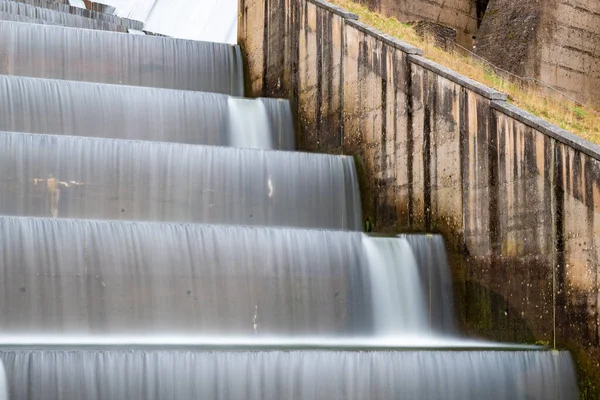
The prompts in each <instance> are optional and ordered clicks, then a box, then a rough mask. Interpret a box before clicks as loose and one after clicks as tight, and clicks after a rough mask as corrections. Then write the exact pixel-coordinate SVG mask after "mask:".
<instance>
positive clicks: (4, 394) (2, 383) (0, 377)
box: [0, 360, 8, 400]
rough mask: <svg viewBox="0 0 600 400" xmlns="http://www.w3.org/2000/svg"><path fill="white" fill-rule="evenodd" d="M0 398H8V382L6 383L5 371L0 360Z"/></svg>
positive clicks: (2, 399)
mask: <svg viewBox="0 0 600 400" xmlns="http://www.w3.org/2000/svg"><path fill="white" fill-rule="evenodd" d="M0 400H8V384H7V383H6V373H5V372H4V364H3V363H2V360H0Z"/></svg>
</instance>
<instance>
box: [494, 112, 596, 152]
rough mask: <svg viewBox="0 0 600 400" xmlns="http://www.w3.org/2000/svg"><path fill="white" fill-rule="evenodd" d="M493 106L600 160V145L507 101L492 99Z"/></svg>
mask: <svg viewBox="0 0 600 400" xmlns="http://www.w3.org/2000/svg"><path fill="white" fill-rule="evenodd" d="M491 106H492V108H493V109H495V110H497V111H500V112H501V113H503V114H506V115H507V116H509V117H511V118H513V119H515V120H517V121H519V122H521V123H523V124H525V125H527V126H529V127H531V128H533V129H536V130H538V131H540V132H542V133H543V134H544V135H546V136H549V137H551V138H553V139H555V140H557V141H559V142H561V143H563V144H566V145H567V146H570V147H572V148H574V149H575V150H578V151H581V152H582V153H584V154H586V155H588V156H590V157H592V158H594V159H596V160H598V161H600V146H598V145H595V144H594V143H592V142H590V141H589V140H585V139H584V138H582V137H579V136H577V135H575V134H573V133H571V132H569V131H566V130H564V129H562V128H560V127H558V126H556V125H554V124H551V123H550V122H548V121H546V120H543V119H541V118H539V117H536V116H535V115H533V114H530V113H528V112H527V111H525V110H522V109H520V108H519V107H516V106H513V105H512V104H509V103H507V102H505V101H492V103H491Z"/></svg>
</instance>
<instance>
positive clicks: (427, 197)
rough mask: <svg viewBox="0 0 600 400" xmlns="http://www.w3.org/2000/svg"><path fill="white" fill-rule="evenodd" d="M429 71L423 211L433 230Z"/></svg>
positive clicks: (427, 227) (425, 84)
mask: <svg viewBox="0 0 600 400" xmlns="http://www.w3.org/2000/svg"><path fill="white" fill-rule="evenodd" d="M428 77H429V71H425V73H424V74H423V91H424V95H423V99H424V104H423V111H424V113H423V114H424V121H423V212H424V214H425V230H426V231H430V230H431V166H430V165H429V163H430V162H431V156H430V154H429V152H430V147H431V101H432V99H431V97H432V93H431V90H430V88H429V78H428Z"/></svg>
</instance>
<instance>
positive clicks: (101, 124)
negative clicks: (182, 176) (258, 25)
mask: <svg viewBox="0 0 600 400" xmlns="http://www.w3.org/2000/svg"><path fill="white" fill-rule="evenodd" d="M0 93H4V94H5V95H4V98H3V101H2V107H0V130H2V131H6V132H31V133H49V134H62V135H71V136H76V135H83V136H89V137H105V138H117V139H136V140H151V141H160V142H177V143H188V144H208V145H232V144H233V145H236V146H237V147H248V146H247V145H238V144H236V143H238V142H236V141H235V140H237V139H240V138H242V139H243V137H244V135H241V133H242V132H241V131H242V130H244V132H246V133H248V135H249V136H252V134H253V133H255V134H256V135H262V136H261V137H266V140H267V141H268V142H269V144H270V145H271V146H272V148H274V149H282V150H290V149H293V148H294V139H293V137H294V131H293V122H292V120H291V112H290V107H289V103H288V101H287V100H277V99H255V100H246V99H240V98H236V97H232V96H227V95H223V94H218V93H205V92H192V91H188V90H171V89H157V88H147V87H139V86H124V85H107V84H99V83H88V82H74V81H64V80H54V79H39V78H26V77H17V76H6V75H0ZM238 133H239V134H238Z"/></svg>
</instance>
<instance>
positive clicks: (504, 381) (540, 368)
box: [0, 349, 577, 400]
mask: <svg viewBox="0 0 600 400" xmlns="http://www.w3.org/2000/svg"><path fill="white" fill-rule="evenodd" d="M0 358H2V359H3V360H4V362H5V365H6V368H7V370H8V372H9V376H10V377H11V378H10V391H11V399H13V400H20V399H28V400H37V399H48V398H52V399H80V398H85V399H192V398H199V399H240V400H241V399H245V400H251V399H256V400H265V399H273V400H280V399H298V400H308V399H315V400H316V399H356V400H364V399H381V400H388V399H394V398H399V399H424V400H427V399H432V400H438V399H446V400H467V399H486V400H495V399H498V400H500V399H502V400H504V399H510V400H550V399H556V400H558V399H560V400H571V399H576V398H577V386H576V385H575V377H574V373H573V366H572V361H571V358H570V356H569V354H568V353H558V352H556V353H550V352H486V351H479V352H472V351H469V352H452V351H450V352H448V351H380V352H365V351H354V352H347V351H323V350H318V351H261V350H260V349H257V350H256V351H227V350H223V351H185V350H171V351H162V350H112V351H111V350H6V351H0Z"/></svg>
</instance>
